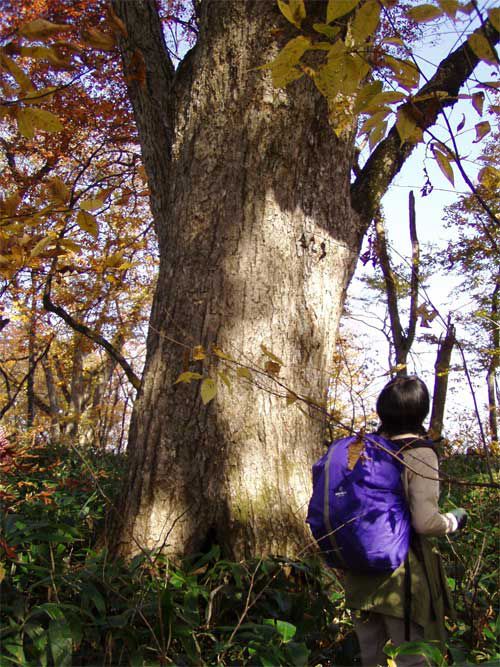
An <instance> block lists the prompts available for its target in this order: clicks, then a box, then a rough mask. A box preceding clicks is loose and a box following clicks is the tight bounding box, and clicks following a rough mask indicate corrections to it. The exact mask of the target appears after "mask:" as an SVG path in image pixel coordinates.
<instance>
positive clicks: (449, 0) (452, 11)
mask: <svg viewBox="0 0 500 667" xmlns="http://www.w3.org/2000/svg"><path fill="white" fill-rule="evenodd" d="M439 6H440V7H441V9H442V10H443V12H444V13H445V14H446V16H449V17H450V19H454V18H455V16H456V13H457V11H458V8H459V7H460V3H459V2H458V1H457V0H439Z"/></svg>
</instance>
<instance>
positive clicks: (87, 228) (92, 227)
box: [76, 209, 99, 239]
mask: <svg viewBox="0 0 500 667" xmlns="http://www.w3.org/2000/svg"><path fill="white" fill-rule="evenodd" d="M76 224H77V225H78V226H79V227H80V229H82V230H83V231H84V232H87V234H90V236H93V237H94V238H95V239H96V238H97V237H98V236H99V225H98V223H97V220H96V219H95V217H94V216H93V215H91V214H90V213H88V212H87V211H82V210H81V209H80V210H79V211H78V213H77V216H76Z"/></svg>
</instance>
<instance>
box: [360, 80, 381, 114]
mask: <svg viewBox="0 0 500 667" xmlns="http://www.w3.org/2000/svg"><path fill="white" fill-rule="evenodd" d="M381 92H382V81H372V82H370V83H367V84H366V85H364V86H363V87H362V88H361V90H360V91H359V93H358V96H357V98H356V103H355V105H354V113H360V112H361V111H362V109H364V108H365V106H368V104H370V103H371V101H372V100H373V98H374V97H375V96H376V95H378V94H380V93H381Z"/></svg>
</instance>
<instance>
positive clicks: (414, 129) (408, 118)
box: [396, 106, 422, 144]
mask: <svg viewBox="0 0 500 667" xmlns="http://www.w3.org/2000/svg"><path fill="white" fill-rule="evenodd" d="M396 129H397V131H398V134H399V138H400V139H401V143H402V144H403V143H405V142H406V143H409V144H417V143H418V142H419V141H422V129H421V128H420V127H418V125H417V121H416V120H415V117H414V116H413V114H412V113H411V109H410V108H409V107H407V106H403V107H400V108H399V109H398V115H397V120H396Z"/></svg>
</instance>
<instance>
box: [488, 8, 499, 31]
mask: <svg viewBox="0 0 500 667" xmlns="http://www.w3.org/2000/svg"><path fill="white" fill-rule="evenodd" d="M488 18H489V19H490V21H491V24H492V25H493V27H494V28H495V30H496V31H497V32H500V8H499V7H494V8H493V9H489V10H488Z"/></svg>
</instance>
